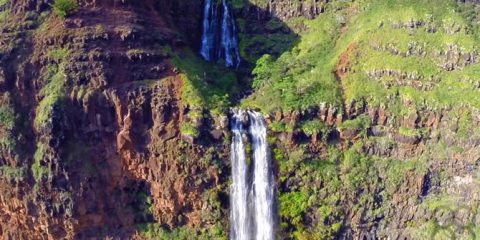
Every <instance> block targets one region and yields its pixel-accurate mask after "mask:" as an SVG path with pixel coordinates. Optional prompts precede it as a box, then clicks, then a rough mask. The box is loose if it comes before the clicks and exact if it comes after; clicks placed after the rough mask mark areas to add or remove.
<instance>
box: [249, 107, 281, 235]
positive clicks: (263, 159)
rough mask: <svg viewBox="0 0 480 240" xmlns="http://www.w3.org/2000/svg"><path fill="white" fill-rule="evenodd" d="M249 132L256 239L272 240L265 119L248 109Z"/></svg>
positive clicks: (271, 192) (271, 193) (271, 183)
mask: <svg viewBox="0 0 480 240" xmlns="http://www.w3.org/2000/svg"><path fill="white" fill-rule="evenodd" d="M248 115H249V117H250V134H251V135H252V144H253V162H254V172H253V197H254V204H255V226H256V236H255V239H257V240H273V239H275V232H274V224H275V220H274V203H275V185H274V180H273V171H272V166H271V165H272V163H271V158H270V154H269V150H268V143H267V128H266V125H265V120H264V119H263V117H262V115H261V114H260V113H258V112H253V111H249V112H248Z"/></svg>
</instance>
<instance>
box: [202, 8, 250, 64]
mask: <svg viewBox="0 0 480 240" xmlns="http://www.w3.org/2000/svg"><path fill="white" fill-rule="evenodd" d="M220 10H221V11H222V14H221V16H222V17H221V19H220V18H219V14H218V11H219V5H218V2H217V1H215V0H205V7H204V12H203V33H202V46H201V48H200V55H202V57H203V58H204V59H205V60H207V61H215V60H220V59H222V60H224V61H225V66H227V67H238V66H239V65H240V61H241V60H240V50H239V44H238V37H237V28H236V25H235V19H234V17H233V14H232V12H231V9H230V6H229V4H228V3H227V1H226V0H222V8H221V9H220Z"/></svg>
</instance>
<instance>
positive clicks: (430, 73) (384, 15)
mask: <svg viewBox="0 0 480 240" xmlns="http://www.w3.org/2000/svg"><path fill="white" fill-rule="evenodd" d="M475 16H476V14H475V11H474V9H472V8H471V7H463V9H460V8H459V7H458V6H457V4H456V3H455V2H454V1H426V0H422V1H410V0H400V1H388V0H384V1H370V0H363V1H355V2H353V3H344V4H341V3H338V2H333V3H330V5H329V6H328V7H327V11H326V13H324V14H323V15H321V16H320V17H318V18H317V19H314V20H309V21H305V22H304V24H305V25H306V26H307V30H305V31H302V32H300V35H301V41H300V42H299V44H298V45H297V46H296V47H295V48H294V49H293V50H291V51H289V52H286V53H284V54H283V55H281V56H280V57H279V58H278V59H275V60H273V61H267V62H266V63H265V61H264V62H259V63H258V64H257V69H256V71H255V73H257V77H256V80H255V82H256V85H261V86H260V87H259V88H258V90H257V91H256V93H255V94H253V95H252V96H251V97H250V98H249V99H247V100H246V101H245V102H244V105H246V106H255V107H259V108H261V109H262V110H264V111H271V110H274V109H279V108H281V109H296V108H309V107H312V106H316V105H318V104H320V103H322V102H326V103H330V104H333V105H337V106H341V100H342V90H343V95H344V96H343V97H344V98H345V101H346V102H347V103H349V102H350V101H352V100H364V101H367V102H368V103H369V104H373V105H380V104H382V103H385V102H395V101H391V99H395V100H396V101H397V102H402V103H405V102H411V103H412V107H414V108H429V109H432V108H442V107H446V106H452V105H470V106H474V107H480V98H476V97H475V96H476V94H478V92H479V91H478V87H477V84H478V74H479V73H480V65H478V64H473V65H469V66H461V67H459V68H458V69H455V70H453V71H447V70H445V69H444V68H442V67H441V65H442V64H443V63H444V61H445V59H444V58H442V57H441V56H440V55H438V53H440V52H441V51H442V50H443V51H445V50H446V49H447V46H449V45H453V46H456V47H458V48H459V49H460V50H461V52H463V53H471V52H473V51H476V45H477V43H478V38H477V27H476V25H475V21H476V19H475V18H476V17H475ZM412 20H413V21H418V22H422V26H418V27H415V28H410V27H407V26H406V25H407V24H408V22H409V21H412ZM431 28H434V29H435V30H436V31H435V32H434V33H431V32H429V31H428V29H431ZM351 44H355V46H356V48H354V50H353V52H352V53H350V54H349V60H350V70H349V72H348V74H347V76H346V77H345V78H344V79H343V81H342V82H341V83H340V82H339V81H337V80H336V78H335V74H334V72H335V68H336V66H337V64H338V62H339V59H340V56H341V54H342V53H343V52H345V51H346V50H347V48H348V47H349V46H350V45H351ZM413 46H415V47H413ZM409 47H410V48H409ZM391 49H397V52H398V53H399V54H393V53H392V50H391ZM409 49H410V50H411V52H415V51H419V52H421V53H422V54H410V55H409V56H402V55H401V53H402V52H403V53H405V52H407V51H408V50H409ZM379 70H395V71H398V72H400V73H405V74H410V75H414V76H419V77H420V79H419V82H420V84H422V85H425V86H428V87H426V88H421V87H419V86H418V83H415V82H414V81H413V80H411V79H400V78H399V77H392V76H380V77H375V78H373V77H371V76H369V75H368V73H371V72H374V71H379ZM272 103H273V104H272Z"/></svg>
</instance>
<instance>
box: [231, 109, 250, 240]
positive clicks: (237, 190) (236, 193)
mask: <svg viewBox="0 0 480 240" xmlns="http://www.w3.org/2000/svg"><path fill="white" fill-rule="evenodd" d="M245 117H246V116H245V111H243V110H238V111H236V112H234V113H233V117H232V135H233V136H232V153H231V161H232V178H233V184H232V190H231V197H230V202H231V215H230V222H231V239H232V240H250V239H252V233H251V232H252V227H251V226H252V223H251V213H250V212H251V211H250V208H249V207H248V205H249V198H250V197H249V192H250V187H249V184H248V176H247V171H248V166H247V161H246V157H245V147H244V144H243V134H244V130H243V119H244V118H245Z"/></svg>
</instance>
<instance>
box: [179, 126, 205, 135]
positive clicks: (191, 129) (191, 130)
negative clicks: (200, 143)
mask: <svg viewBox="0 0 480 240" xmlns="http://www.w3.org/2000/svg"><path fill="white" fill-rule="evenodd" d="M180 132H181V133H182V134H184V135H187V136H191V137H194V138H196V137H198V136H199V135H200V131H199V130H198V129H197V128H196V127H195V126H193V125H192V124H191V123H182V125H181V126H180Z"/></svg>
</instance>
